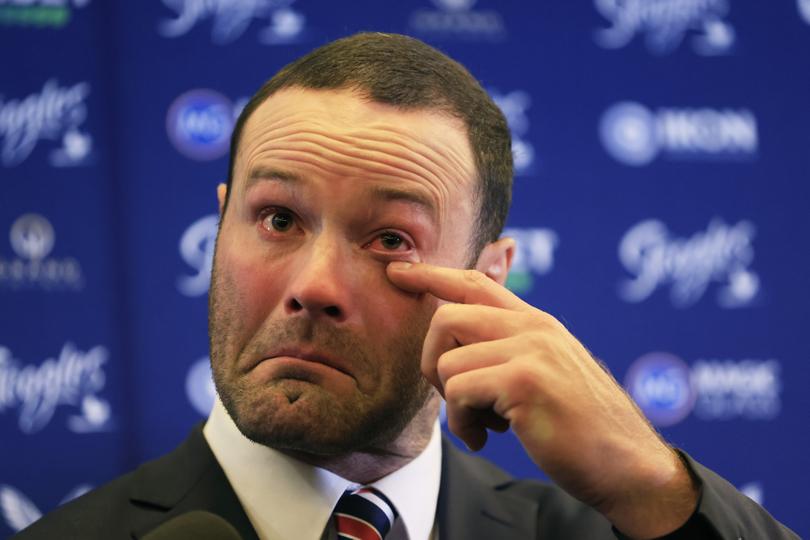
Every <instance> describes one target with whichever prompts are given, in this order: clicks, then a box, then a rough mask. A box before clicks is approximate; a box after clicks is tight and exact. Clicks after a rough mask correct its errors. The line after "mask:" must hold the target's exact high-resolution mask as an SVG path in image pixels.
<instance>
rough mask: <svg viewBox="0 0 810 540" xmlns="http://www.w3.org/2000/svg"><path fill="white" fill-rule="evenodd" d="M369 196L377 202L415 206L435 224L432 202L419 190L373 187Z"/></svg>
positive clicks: (434, 207) (434, 209)
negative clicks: (402, 203)
mask: <svg viewBox="0 0 810 540" xmlns="http://www.w3.org/2000/svg"><path fill="white" fill-rule="evenodd" d="M371 196H372V198H373V199H377V200H379V201H384V202H404V203H406V204H409V205H411V206H415V207H417V208H420V209H421V210H422V211H424V212H425V213H427V214H428V216H429V217H430V218H431V220H432V221H433V222H434V223H435V222H436V206H435V205H434V204H433V200H432V199H430V198H429V197H428V196H427V195H425V194H424V193H423V192H422V191H421V190H413V189H403V188H395V187H390V186H374V187H372V188H371Z"/></svg>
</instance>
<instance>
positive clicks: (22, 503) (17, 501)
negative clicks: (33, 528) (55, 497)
mask: <svg viewBox="0 0 810 540" xmlns="http://www.w3.org/2000/svg"><path fill="white" fill-rule="evenodd" d="M91 489H93V486H91V485H90V484H79V485H78V486H76V487H74V488H73V489H71V490H70V491H69V492H68V493H67V495H65V496H64V497H62V500H61V501H60V502H59V504H60V505H62V504H65V503H66V502H69V501H72V500H73V499H76V498H78V497H81V496H82V495H84V494H85V493H87V492H88V491H90V490H91ZM0 513H2V515H3V521H5V523H6V525H7V526H8V527H9V528H10V529H11V530H12V531H14V532H15V533H16V532H19V531H21V530H23V529H25V528H26V527H28V526H29V525H31V524H32V523H34V522H35V521H37V520H38V519H39V518H41V517H42V514H43V513H42V511H41V510H40V509H39V508H38V507H37V505H36V504H34V502H33V501H31V499H30V498H28V497H27V496H26V495H25V494H24V493H23V492H22V491H20V490H19V489H17V488H15V487H13V486H9V485H7V484H0Z"/></svg>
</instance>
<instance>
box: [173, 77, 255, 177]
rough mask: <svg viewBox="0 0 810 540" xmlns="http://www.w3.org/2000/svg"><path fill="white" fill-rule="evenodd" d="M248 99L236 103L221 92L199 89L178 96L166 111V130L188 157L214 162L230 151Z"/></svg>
mask: <svg viewBox="0 0 810 540" xmlns="http://www.w3.org/2000/svg"><path fill="white" fill-rule="evenodd" d="M245 103H247V98H243V99H239V100H237V101H236V102H235V103H234V102H233V101H231V100H230V99H229V98H227V97H225V96H223V95H222V94H220V93H219V92H216V91H214V90H209V89H205V88H198V89H194V90H190V91H188V92H185V93H184V94H182V95H180V96H178V97H177V98H176V99H175V100H174V101H173V102H172V104H171V106H169V111H168V113H167V114H166V132H167V133H168V135H169V140H170V141H171V142H172V145H173V146H174V148H175V149H176V150H177V151H178V152H180V153H181V154H183V155H184V156H186V157H187V158H190V159H193V160H197V161H210V160H214V159H218V158H221V157H223V156H225V155H226V154H227V153H228V150H229V145H230V140H231V132H232V131H233V127H234V124H235V123H236V119H237V118H238V117H239V113H240V112H242V108H243V107H244V106H245Z"/></svg>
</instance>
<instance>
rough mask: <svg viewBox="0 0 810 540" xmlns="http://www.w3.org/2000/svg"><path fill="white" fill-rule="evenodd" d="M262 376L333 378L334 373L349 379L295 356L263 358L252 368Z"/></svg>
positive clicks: (312, 361) (337, 370) (343, 373)
mask: <svg viewBox="0 0 810 540" xmlns="http://www.w3.org/2000/svg"><path fill="white" fill-rule="evenodd" d="M254 370H255V371H257V372H258V373H259V374H260V375H262V376H267V377H270V378H273V379H277V378H298V377H296V376H295V374H296V373H302V372H303V373H306V374H307V375H309V376H316V377H317V376H325V377H334V376H335V374H336V373H338V374H340V375H343V376H344V377H349V376H350V375H348V374H347V373H345V372H343V371H341V370H339V369H336V368H333V367H331V366H328V365H326V364H323V363H321V362H317V361H315V360H305V359H303V358H298V357H296V356H274V357H272V358H265V359H264V360H262V361H261V362H259V364H258V365H257V366H256V367H255V368H254Z"/></svg>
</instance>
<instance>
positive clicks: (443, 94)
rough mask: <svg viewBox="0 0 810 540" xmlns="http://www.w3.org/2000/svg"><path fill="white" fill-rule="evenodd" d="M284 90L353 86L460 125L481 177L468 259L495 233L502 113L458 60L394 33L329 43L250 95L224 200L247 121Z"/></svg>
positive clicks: (504, 181)
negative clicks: (462, 125) (475, 220)
mask: <svg viewBox="0 0 810 540" xmlns="http://www.w3.org/2000/svg"><path fill="white" fill-rule="evenodd" d="M289 87H301V88H308V89H313V90H335V89H352V90H357V91H359V92H360V93H361V94H363V95H365V96H367V97H368V99H370V100H371V101H373V102H377V103H383V104H387V105H392V106H394V107H398V108H400V109H403V110H419V109H424V110H434V111H440V112H442V113H446V114H449V115H450V116H452V117H455V118H458V119H459V120H461V121H462V122H463V123H464V125H465V127H466V128H467V136H468V140H469V142H470V146H471V148H472V153H473V156H474V159H475V166H476V172H477V174H478V179H477V180H478V190H477V192H476V199H477V201H476V203H477V206H478V216H477V218H478V223H477V224H475V227H474V233H473V237H472V238H471V246H470V252H471V254H472V255H473V261H474V260H475V259H477V258H478V255H479V254H480V252H481V250H482V249H483V247H484V246H485V245H486V244H487V243H489V242H493V241H495V240H497V239H498V237H499V236H500V234H501V232H502V230H503V226H504V223H505V222H506V216H507V214H508V212H509V205H510V203H511V198H512V149H511V137H510V134H509V128H508V126H507V123H506V119H505V118H504V115H503V113H502V112H501V110H500V109H499V108H498V106H497V105H495V103H494V102H493V101H492V98H491V97H490V96H489V95H488V94H487V93H486V91H484V89H483V88H482V87H481V85H480V84H479V83H478V81H477V80H475V78H474V77H473V76H472V75H471V74H470V72H469V71H467V69H465V68H464V66H462V65H461V64H459V63H458V62H456V61H454V60H452V59H451V58H449V57H447V56H446V55H444V54H442V53H441V52H439V51H438V50H436V49H434V48H433V47H431V46H429V45H427V44H425V43H423V42H421V41H419V40H417V39H414V38H411V37H408V36H403V35H399V34H382V33H370V32H369V33H359V34H355V35H353V36H349V37H346V38H342V39H338V40H336V41H333V42H331V43H328V44H326V45H324V46H322V47H319V48H318V49H315V50H314V51H312V52H310V53H309V54H307V55H306V56H303V57H301V58H299V59H298V60H296V61H294V62H292V63H291V64H288V65H287V66H285V67H284V68H282V69H281V71H279V72H278V73H277V74H276V75H275V76H274V77H273V78H271V79H270V80H269V81H267V82H266V83H264V85H262V87H261V88H259V90H258V91H257V92H256V93H255V94H254V95H253V97H252V98H250V101H248V102H247V104H246V105H245V108H244V109H243V110H242V112H241V114H240V115H239V118H238V119H237V120H236V124H235V126H234V130H233V133H232V135H231V156H230V166H229V172H228V196H226V199H225V207H226V208H227V204H228V197H229V196H230V193H231V185H232V183H233V171H234V164H235V161H236V154H237V151H238V148H239V139H240V137H241V134H242V129H243V128H244V125H245V122H246V121H247V119H248V118H249V117H250V115H251V114H252V113H253V111H255V110H256V109H257V108H258V107H259V106H260V105H261V104H262V103H263V102H264V101H265V100H266V99H267V98H268V97H270V96H271V95H272V94H274V93H275V92H277V91H279V90H281V89H283V88H289Z"/></svg>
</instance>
